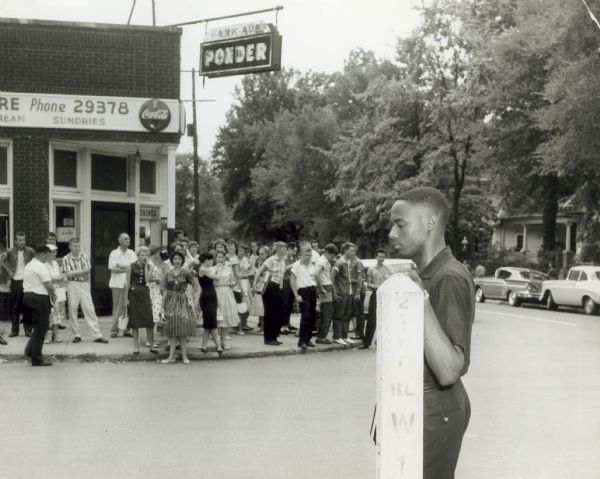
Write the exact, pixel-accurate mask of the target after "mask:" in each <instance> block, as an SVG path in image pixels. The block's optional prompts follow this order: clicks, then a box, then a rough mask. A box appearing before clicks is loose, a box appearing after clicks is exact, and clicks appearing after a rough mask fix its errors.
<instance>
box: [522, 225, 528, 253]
mask: <svg viewBox="0 0 600 479" xmlns="http://www.w3.org/2000/svg"><path fill="white" fill-rule="evenodd" d="M521 251H522V252H525V251H527V225H523V248H521Z"/></svg>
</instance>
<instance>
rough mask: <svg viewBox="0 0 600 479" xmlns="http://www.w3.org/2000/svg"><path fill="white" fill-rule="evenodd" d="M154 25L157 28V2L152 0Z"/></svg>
mask: <svg viewBox="0 0 600 479" xmlns="http://www.w3.org/2000/svg"><path fill="white" fill-rule="evenodd" d="M152 25H153V26H156V0H152Z"/></svg>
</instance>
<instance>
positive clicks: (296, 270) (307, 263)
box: [290, 241, 317, 349]
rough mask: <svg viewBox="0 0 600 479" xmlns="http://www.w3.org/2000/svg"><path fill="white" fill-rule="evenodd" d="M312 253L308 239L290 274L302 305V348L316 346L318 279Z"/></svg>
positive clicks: (300, 342)
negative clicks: (314, 340)
mask: <svg viewBox="0 0 600 479" xmlns="http://www.w3.org/2000/svg"><path fill="white" fill-rule="evenodd" d="M311 253H312V248H311V247H310V243H309V242H308V241H303V242H302V243H300V260H298V261H296V262H295V263H294V264H293V266H292V271H291V276H290V284H291V287H292V291H293V292H294V297H295V298H296V301H297V302H298V305H299V306H300V331H299V334H298V337H299V339H298V347H299V348H301V349H306V348H307V347H310V348H314V347H315V345H314V344H313V342H312V341H311V338H312V333H313V330H314V329H315V317H316V314H317V281H316V280H315V266H314V265H313V264H312V263H311V256H312V255H311Z"/></svg>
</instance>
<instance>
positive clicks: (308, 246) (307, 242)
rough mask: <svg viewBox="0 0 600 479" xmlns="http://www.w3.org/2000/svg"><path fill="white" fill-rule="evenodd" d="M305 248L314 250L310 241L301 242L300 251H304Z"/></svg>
mask: <svg viewBox="0 0 600 479" xmlns="http://www.w3.org/2000/svg"><path fill="white" fill-rule="evenodd" d="M304 248H309V249H311V250H312V246H311V244H310V241H300V245H299V246H298V250H299V251H302V250H303V249H304Z"/></svg>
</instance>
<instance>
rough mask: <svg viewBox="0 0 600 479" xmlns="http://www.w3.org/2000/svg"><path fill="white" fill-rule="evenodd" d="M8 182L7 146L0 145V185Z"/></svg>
mask: <svg viewBox="0 0 600 479" xmlns="http://www.w3.org/2000/svg"><path fill="white" fill-rule="evenodd" d="M7 184H8V148H7V147H6V146H0V185H7Z"/></svg>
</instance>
